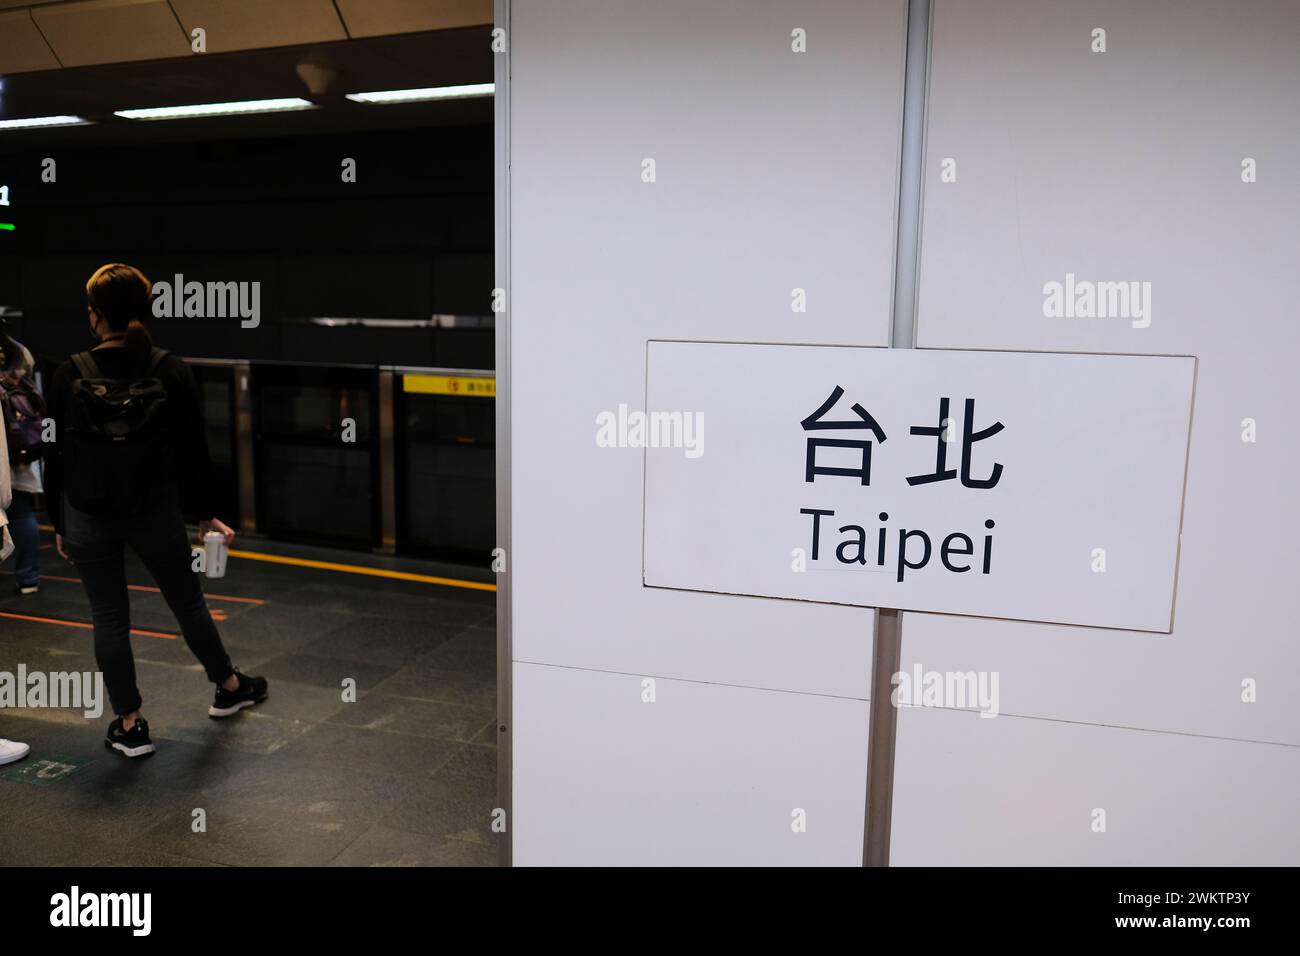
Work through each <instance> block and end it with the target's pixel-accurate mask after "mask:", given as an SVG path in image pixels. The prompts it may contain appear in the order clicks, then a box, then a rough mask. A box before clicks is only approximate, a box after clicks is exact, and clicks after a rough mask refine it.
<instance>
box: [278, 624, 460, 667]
mask: <svg viewBox="0 0 1300 956" xmlns="http://www.w3.org/2000/svg"><path fill="white" fill-rule="evenodd" d="M463 630H465V625H463V624H460V623H448V622H443V621H438V620H436V619H435V618H433V617H430V619H429V620H427V621H389V620H386V619H384V618H378V617H361V618H352V619H350V620H349V621H348V623H347V624H344V625H343V626H342V627H339V628H336V629H335V630H333V631H331V632H330V633H329V634H326V635H325V636H323V637H320V638H317V639H316V640H314V641H312V642H310V643H308V644H305V645H303V647H302V648H301V650H302V652H303V653H306V654H314V655H318V656H321V657H333V658H339V659H342V660H358V661H365V662H368V663H374V664H391V665H392V666H394V667H402V666H404V665H407V664H409V663H411V662H412V661H413V660H414V659H415V658H416V657H418V656H419V655H420V654H423V653H425V652H427V651H431V650H433V649H434V648H436V647H438V646H439V645H440V644H442V643H443V642H445V641H448V640H450V639H451V638H453V637H455V636H456V635H457V634H459V633H461V631H463Z"/></svg>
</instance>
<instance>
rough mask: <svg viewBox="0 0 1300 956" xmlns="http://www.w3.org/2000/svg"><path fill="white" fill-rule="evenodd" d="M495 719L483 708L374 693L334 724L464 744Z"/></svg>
mask: <svg viewBox="0 0 1300 956" xmlns="http://www.w3.org/2000/svg"><path fill="white" fill-rule="evenodd" d="M495 719H496V715H495V714H494V713H493V712H492V711H488V710H483V709H479V708H472V707H461V706H459V705H457V704H445V703H441V702H439V701H427V700H412V699H410V698H405V697H389V696H387V695H385V694H381V693H378V692H372V693H369V694H362V695H361V696H360V697H358V699H357V702H356V703H355V704H349V705H347V706H346V707H344V708H343V709H342V710H340V711H338V712H337V713H335V714H334V716H333V717H331V718H330V722H331V723H336V724H345V725H347V726H350V727H361V728H363V729H366V730H383V731H387V732H389V733H395V734H411V735H414V736H417V737H432V738H434V739H437V740H450V741H456V742H459V743H464V742H467V741H469V740H470V739H472V738H473V737H474V736H475V735H476V734H477V733H478V732H479V731H480V730H482V729H483V728H484V727H485V726H487V725H488V724H489V723H492V722H493V721H495Z"/></svg>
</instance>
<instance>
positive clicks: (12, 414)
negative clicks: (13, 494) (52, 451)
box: [0, 367, 45, 465]
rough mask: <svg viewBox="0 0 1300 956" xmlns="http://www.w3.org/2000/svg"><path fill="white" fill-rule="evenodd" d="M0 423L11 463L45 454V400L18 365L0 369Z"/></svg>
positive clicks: (24, 370)
mask: <svg viewBox="0 0 1300 956" xmlns="http://www.w3.org/2000/svg"><path fill="white" fill-rule="evenodd" d="M0 422H2V423H3V424H4V432H5V442H6V443H7V444H8V446H9V461H10V463H11V464H16V465H26V464H30V463H31V462H33V461H35V460H36V459H38V458H40V457H41V456H43V455H44V454H45V442H44V441H43V440H42V437H43V434H44V430H45V402H44V400H42V398H41V393H40V392H38V391H37V390H36V383H35V382H33V381H32V379H31V376H30V375H28V374H27V371H26V369H24V368H22V367H19V368H16V369H14V370H13V371H11V372H5V371H3V370H0Z"/></svg>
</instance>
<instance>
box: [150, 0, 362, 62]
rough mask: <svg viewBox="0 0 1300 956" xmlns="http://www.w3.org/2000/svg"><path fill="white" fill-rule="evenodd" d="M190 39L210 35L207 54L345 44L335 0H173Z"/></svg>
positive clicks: (345, 36)
mask: <svg viewBox="0 0 1300 956" xmlns="http://www.w3.org/2000/svg"><path fill="white" fill-rule="evenodd" d="M171 5H172V9H174V10H175V11H176V16H177V18H178V19H179V20H180V21H181V24H182V25H183V26H184V27H185V32H186V34H191V35H192V33H193V31H194V29H195V28H196V27H201V28H203V30H205V31H206V32H207V52H208V53H225V52H228V51H231V50H252V49H256V48H258V47H273V46H290V45H292V44H295V43H320V42H325V41H329V40H345V39H347V33H346V32H345V31H344V29H343V23H342V22H341V21H340V20H339V15H338V13H337V12H336V11H335V9H334V4H333V3H332V2H331V0H274V2H273V3H272V2H268V0H172V4H171Z"/></svg>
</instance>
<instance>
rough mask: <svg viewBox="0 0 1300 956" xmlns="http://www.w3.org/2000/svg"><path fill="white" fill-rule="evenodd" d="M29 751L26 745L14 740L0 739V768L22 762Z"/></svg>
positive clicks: (29, 748)
mask: <svg viewBox="0 0 1300 956" xmlns="http://www.w3.org/2000/svg"><path fill="white" fill-rule="evenodd" d="M31 749H32V748H31V747H29V746H27V745H26V744H20V743H18V742H17V741H15V740H5V739H4V738H3V737H0V766H3V765H4V764H7V763H14V762H15V761H17V760H22V759H23V758H24V757H26V756H27V755H28V754H29V753H30V752H31Z"/></svg>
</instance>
